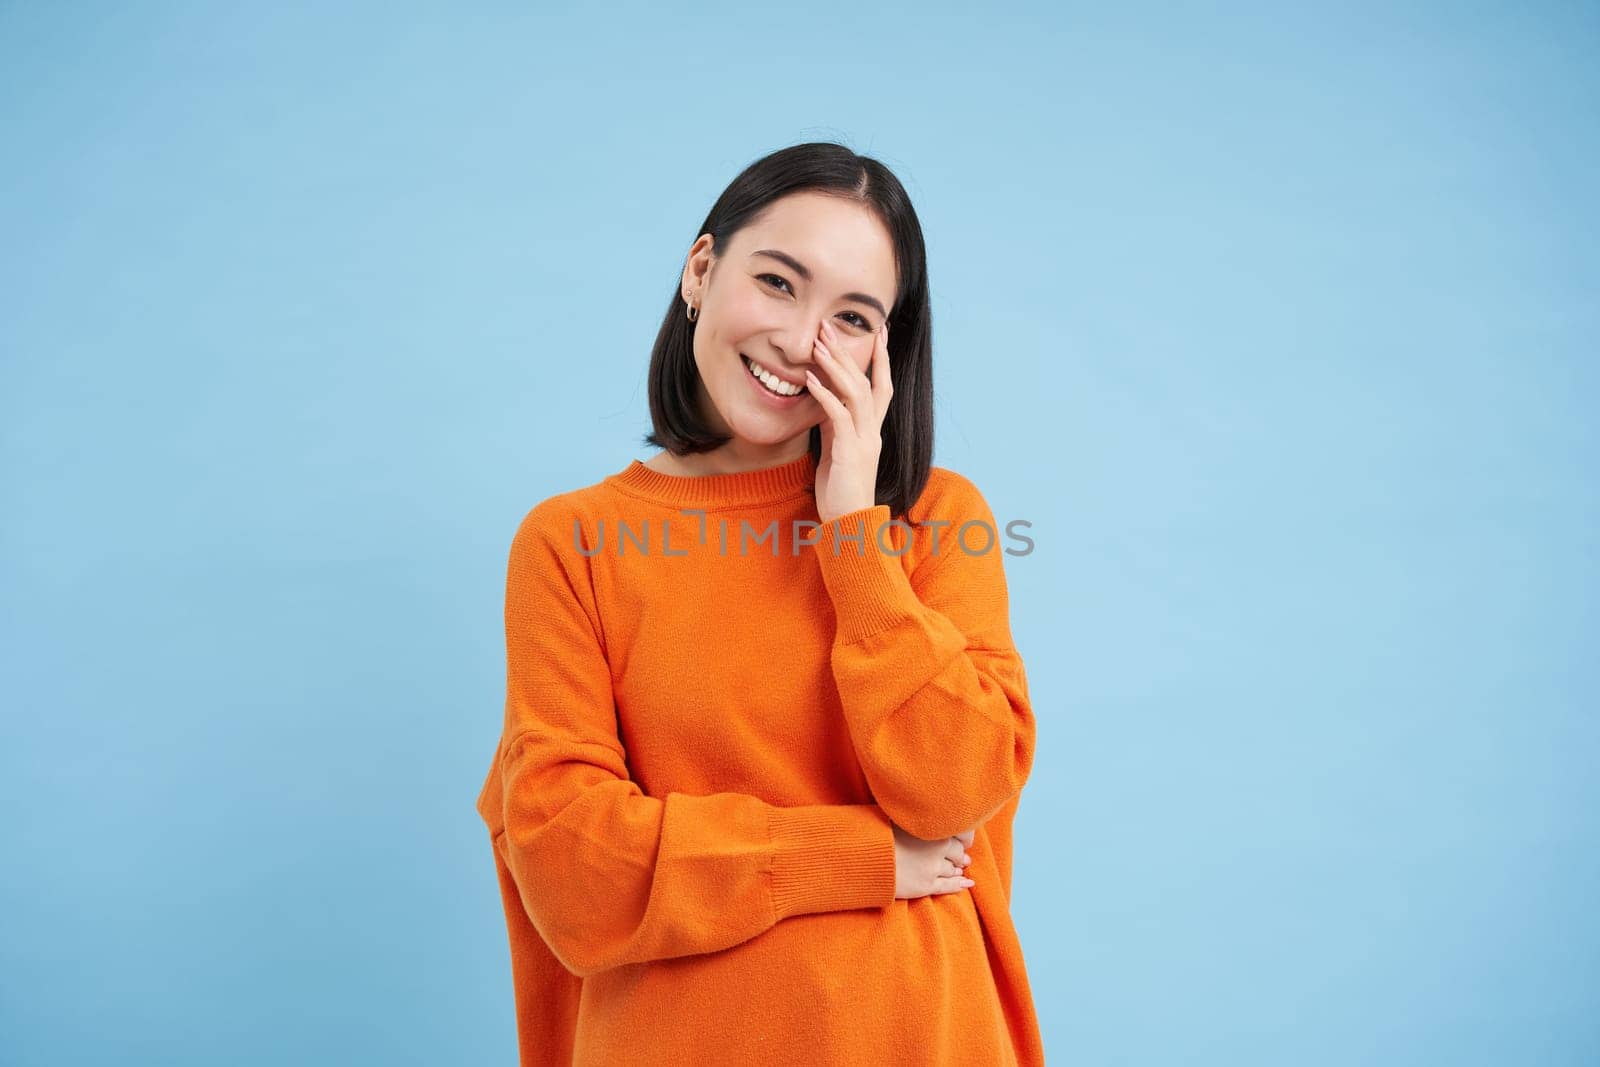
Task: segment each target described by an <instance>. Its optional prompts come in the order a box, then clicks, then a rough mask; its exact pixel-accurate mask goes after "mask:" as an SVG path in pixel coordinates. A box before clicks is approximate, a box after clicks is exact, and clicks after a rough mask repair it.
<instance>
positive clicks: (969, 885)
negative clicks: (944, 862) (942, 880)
mask: <svg viewBox="0 0 1600 1067" xmlns="http://www.w3.org/2000/svg"><path fill="white" fill-rule="evenodd" d="M961 884H962V885H964V886H966V887H967V888H968V889H970V888H972V887H973V886H975V885H977V884H978V883H977V882H974V881H973V880H972V879H971V878H963V879H961Z"/></svg>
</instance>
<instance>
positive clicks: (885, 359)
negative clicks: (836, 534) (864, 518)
mask: <svg viewBox="0 0 1600 1067" xmlns="http://www.w3.org/2000/svg"><path fill="white" fill-rule="evenodd" d="M830 342H831V346H830ZM838 347H842V346H841V339H840V337H839V334H838V331H837V330H835V329H834V326H833V323H832V322H831V321H827V320H824V322H823V324H822V333H821V334H820V335H819V336H818V337H817V339H816V341H815V344H814V348H815V352H816V357H817V366H818V367H819V368H821V370H822V371H823V372H824V373H825V374H826V375H827V381H828V385H827V386H824V385H823V384H822V382H821V381H820V380H819V377H818V375H816V374H813V373H812V372H811V371H809V370H808V371H806V388H808V389H810V390H811V395H812V396H814V397H816V398H817V403H818V404H821V405H822V410H823V412H824V413H826V415H827V418H825V419H823V420H822V457H821V458H820V459H819V460H818V462H817V494H816V495H817V517H818V518H819V519H821V520H822V521H823V522H830V521H832V520H833V519H836V518H838V517H839V516H840V515H846V514H849V513H850V512H852V511H859V510H860V509H862V508H870V507H872V506H873V505H874V504H876V503H877V499H876V496H877V488H878V456H879V454H880V453H881V452H882V451H883V437H882V435H881V434H882V427H883V417H884V415H885V414H887V412H888V410H889V398H890V397H892V396H893V395H894V383H893V382H891V381H890V380H889V324H888V323H887V322H885V323H884V324H883V327H882V328H881V329H879V330H878V334H877V337H876V338H875V339H874V340H873V344H872V361H871V363H869V364H868V366H869V367H870V368H871V370H872V377H871V378H868V377H867V374H866V372H864V371H861V370H858V369H857V368H856V367H855V366H854V365H853V364H851V363H849V362H847V361H846V360H844V359H843V358H841V357H840V356H838V355H836V354H835V353H834V351H833V349H834V348H838Z"/></svg>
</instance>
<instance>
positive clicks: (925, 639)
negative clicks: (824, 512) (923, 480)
mask: <svg viewBox="0 0 1600 1067" xmlns="http://www.w3.org/2000/svg"><path fill="white" fill-rule="evenodd" d="M955 487H956V491H954V492H952V493H951V494H950V506H949V507H948V508H947V509H945V510H947V511H948V512H949V514H948V515H947V516H944V517H946V518H947V519H948V522H949V525H948V526H946V527H944V528H943V530H942V531H941V534H942V536H941V538H940V541H939V549H938V552H937V554H930V555H929V556H928V557H927V558H926V559H925V560H924V561H923V562H922V563H920V564H919V565H918V566H917V567H916V569H915V570H914V571H913V572H912V573H911V574H909V575H908V574H907V573H906V569H905V567H904V566H903V565H902V563H901V560H900V556H899V555H897V554H895V552H894V551H893V547H894V546H893V542H892V538H891V531H890V530H889V529H883V531H882V533H881V534H880V533H879V530H880V528H881V527H885V526H886V524H887V523H888V522H889V519H890V512H889V506H888V505H887V504H877V505H874V506H873V507H870V508H861V509H859V510H856V511H852V512H848V513H846V514H844V515H840V516H836V517H835V518H834V519H833V520H832V521H830V522H826V523H823V524H822V527H821V529H820V531H819V536H818V538H817V539H816V541H815V542H814V550H815V551H816V553H817V557H818V561H819V565H820V567H821V570H822V577H823V582H824V584H825V585H826V586H827V589H828V593H829V596H830V598H831V599H832V601H833V605H834V613H835V616H836V630H835V636H834V642H833V648H832V666H833V674H834V679H835V682H836V683H837V685H838V689H839V699H840V703H841V705H842V707H843V710H844V716H845V719H846V721H847V723H848V726H849V730H850V735H851V739H852V741H853V742H854V744H855V749H856V754H857V758H858V759H859V760H860V761H861V768H862V772H863V774H864V775H865V776H866V779H867V784H868V785H869V786H870V787H871V789H872V793H873V797H874V799H876V800H877V802H878V803H879V804H880V805H881V806H882V808H883V810H884V812H885V813H886V814H887V815H888V816H889V818H890V819H891V820H893V822H894V823H895V824H897V825H899V826H900V827H901V828H902V829H904V830H905V831H906V832H907V833H909V834H911V835H912V836H914V837H919V838H923V839H925V840H936V839H938V838H941V837H951V836H954V835H955V834H958V833H960V832H962V831H963V830H968V829H971V828H972V827H974V826H977V825H979V824H981V823H983V822H984V821H985V820H986V819H988V818H989V817H990V816H992V815H994V814H995V813H996V812H998V811H1000V810H1001V809H1002V808H1004V807H1005V806H1006V804H1007V803H1009V802H1010V801H1011V800H1012V799H1013V798H1015V797H1016V796H1018V794H1020V793H1021V791H1022V787H1023V784H1024V783H1025V782H1026V781H1027V778H1028V773H1029V771H1030V770H1031V769H1032V766H1033V753H1034V740H1035V722H1034V715H1033V707H1032V704H1031V702H1030V700H1029V697H1028V682H1027V676H1026V674H1025V672H1024V670H1023V664H1022V657H1021V656H1020V655H1019V654H1018V652H1017V649H1016V648H1015V646H1014V645H1013V643H1012V638H1011V627H1010V621H1009V618H1008V612H1009V607H1008V597H1007V592H1006V580H1005V569H1004V566H1003V562H1002V552H1001V546H1000V543H999V532H998V530H997V528H996V526H995V521H994V516H993V513H992V512H991V511H990V509H989V506H988V504H987V503H986V502H985V501H984V499H983V497H982V495H981V494H980V493H978V491H977V489H976V487H974V486H972V484H971V483H970V482H968V481H966V480H965V479H961V478H959V477H958V478H957V479H956V480H955ZM974 520H977V522H982V523H985V524H987V526H988V533H987V534H985V533H984V531H983V530H982V529H981V528H979V527H978V526H977V525H976V523H975V522H974ZM969 523H970V524H972V525H971V529H969V530H968V531H967V536H966V539H965V541H964V542H962V541H960V540H959V539H958V535H959V532H960V531H961V529H962V527H963V525H964V524H969ZM918 536H923V535H921V534H919V535H918ZM985 540H987V542H988V548H987V550H986V551H982V552H979V551H977V547H978V546H979V545H980V544H982V543H983V542H984V541H985ZM963 544H966V545H970V546H971V551H968V550H967V549H965V548H963ZM836 547H837V551H835V548H836ZM908 548H909V546H908Z"/></svg>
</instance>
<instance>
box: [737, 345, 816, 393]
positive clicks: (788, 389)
mask: <svg viewBox="0 0 1600 1067" xmlns="http://www.w3.org/2000/svg"><path fill="white" fill-rule="evenodd" d="M739 358H740V359H742V360H744V365H745V367H746V368H748V369H749V371H750V374H751V376H752V377H754V378H755V379H757V380H758V381H760V382H761V384H762V385H764V386H766V387H767V388H768V389H769V390H771V391H772V392H774V393H777V394H778V395H779V396H799V395H800V394H801V393H803V392H805V387H804V386H799V385H790V384H789V383H788V382H786V381H784V380H783V379H782V378H779V377H778V376H777V375H775V374H768V373H767V372H766V371H764V370H762V369H761V368H760V367H758V366H756V365H755V364H754V363H752V362H751V361H750V357H749V356H746V355H741V356H740V357H739Z"/></svg>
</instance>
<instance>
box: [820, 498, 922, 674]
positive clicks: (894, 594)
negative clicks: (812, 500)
mask: <svg viewBox="0 0 1600 1067" xmlns="http://www.w3.org/2000/svg"><path fill="white" fill-rule="evenodd" d="M888 523H889V505H888V504H874V505H873V506H872V507H870V508H860V509H858V510H856V511H847V512H845V513H844V514H843V515H839V516H837V517H835V518H834V519H833V520H831V521H829V522H825V523H823V524H822V526H821V527H820V528H819V529H818V531H817V540H816V543H815V544H814V545H813V546H812V547H813V549H814V550H815V551H816V554H817V562H818V564H819V566H820V567H821V568H822V581H823V584H824V585H826V586H827V588H828V595H829V597H831V598H832V600H833V608H834V615H835V617H836V619H837V621H838V628H837V630H836V631H835V634H836V636H835V640H836V641H842V642H844V643H845V644H850V643H852V642H855V641H860V640H861V639H863V638H866V637H871V636H872V635H873V634H875V633H878V632H879V631H880V630H887V629H888V628H889V627H891V626H893V625H894V624H895V623H897V622H900V621H901V620H902V619H905V618H906V617H907V616H909V615H911V614H913V613H914V612H915V611H916V609H917V607H918V606H919V605H920V603H921V601H919V600H918V599H917V592H916V590H915V589H913V588H912V587H911V579H910V578H908V577H907V576H906V572H905V566H904V564H903V563H902V562H901V558H902V557H901V556H897V555H895V554H894V547H895V545H894V531H893V529H892V528H890V527H889V526H888ZM910 549H911V543H910V541H909V540H907V541H905V550H906V551H910Z"/></svg>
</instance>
